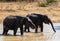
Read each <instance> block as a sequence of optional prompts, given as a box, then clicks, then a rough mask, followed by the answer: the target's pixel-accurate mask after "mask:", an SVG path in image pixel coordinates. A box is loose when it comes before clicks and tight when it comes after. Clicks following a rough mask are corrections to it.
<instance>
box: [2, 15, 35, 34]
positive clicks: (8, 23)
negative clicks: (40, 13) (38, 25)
mask: <svg viewBox="0 0 60 41" xmlns="http://www.w3.org/2000/svg"><path fill="white" fill-rule="evenodd" d="M25 23H27V24H31V25H32V26H33V27H35V25H34V24H33V23H32V21H31V20H30V19H29V18H27V17H22V16H7V17H6V18H5V19H4V21H3V35H7V32H8V30H13V31H14V35H16V32H17V29H18V28H20V32H21V35H23V25H25Z"/></svg>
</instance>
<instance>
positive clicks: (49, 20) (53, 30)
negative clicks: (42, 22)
mask: <svg viewBox="0 0 60 41" xmlns="http://www.w3.org/2000/svg"><path fill="white" fill-rule="evenodd" d="M49 22H50V23H51V26H52V29H53V31H54V32H56V31H55V29H54V26H53V23H52V22H51V20H49Z"/></svg>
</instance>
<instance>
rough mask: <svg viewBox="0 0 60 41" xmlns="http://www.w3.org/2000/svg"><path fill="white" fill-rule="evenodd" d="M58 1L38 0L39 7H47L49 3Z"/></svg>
mask: <svg viewBox="0 0 60 41" xmlns="http://www.w3.org/2000/svg"><path fill="white" fill-rule="evenodd" d="M56 2H57V0H47V2H46V3H39V2H38V6H39V7H47V6H48V5H49V4H51V3H56Z"/></svg>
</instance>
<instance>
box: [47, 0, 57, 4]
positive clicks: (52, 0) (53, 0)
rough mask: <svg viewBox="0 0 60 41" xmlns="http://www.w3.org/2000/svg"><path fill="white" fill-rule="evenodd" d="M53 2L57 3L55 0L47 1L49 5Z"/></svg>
mask: <svg viewBox="0 0 60 41" xmlns="http://www.w3.org/2000/svg"><path fill="white" fill-rule="evenodd" d="M55 2H57V0H47V3H48V4H49V3H55Z"/></svg>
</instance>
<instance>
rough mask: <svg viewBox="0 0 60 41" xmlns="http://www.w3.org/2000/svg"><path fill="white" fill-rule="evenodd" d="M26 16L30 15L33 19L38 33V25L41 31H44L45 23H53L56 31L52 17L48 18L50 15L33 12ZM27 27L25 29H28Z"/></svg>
mask: <svg viewBox="0 0 60 41" xmlns="http://www.w3.org/2000/svg"><path fill="white" fill-rule="evenodd" d="M26 17H29V18H30V19H31V20H32V22H33V23H34V24H35V26H36V28H35V32H36V33H37V30H38V26H39V27H40V28H41V32H43V23H45V24H51V26H52V29H53V31H54V32H56V31H55V29H54V26H53V23H52V21H51V20H50V18H48V16H46V15H42V14H36V13H32V14H30V15H27V16H26ZM26 26H27V25H26ZM28 27H29V26H28ZM26 29H27V28H25V31H26ZM29 31H30V30H29Z"/></svg>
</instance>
